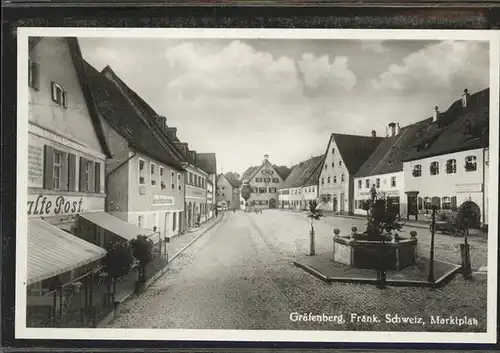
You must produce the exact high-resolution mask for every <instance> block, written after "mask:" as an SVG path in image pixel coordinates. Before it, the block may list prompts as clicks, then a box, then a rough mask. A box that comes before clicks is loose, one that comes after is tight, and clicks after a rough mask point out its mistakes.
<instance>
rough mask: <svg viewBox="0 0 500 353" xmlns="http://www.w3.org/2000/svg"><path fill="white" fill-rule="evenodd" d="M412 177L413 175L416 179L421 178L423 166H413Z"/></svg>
mask: <svg viewBox="0 0 500 353" xmlns="http://www.w3.org/2000/svg"><path fill="white" fill-rule="evenodd" d="M412 175H413V176H414V177H415V178H418V177H421V176H422V166H421V165H420V164H417V165H414V166H413V171H412Z"/></svg>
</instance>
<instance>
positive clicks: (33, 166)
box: [28, 136, 43, 188]
mask: <svg viewBox="0 0 500 353" xmlns="http://www.w3.org/2000/svg"><path fill="white" fill-rule="evenodd" d="M30 138H31V136H30ZM42 146H43V145H41V144H40V145H38V144H35V143H30V144H29V145H28V187H34V188H36V187H39V188H41V187H43V147H42Z"/></svg>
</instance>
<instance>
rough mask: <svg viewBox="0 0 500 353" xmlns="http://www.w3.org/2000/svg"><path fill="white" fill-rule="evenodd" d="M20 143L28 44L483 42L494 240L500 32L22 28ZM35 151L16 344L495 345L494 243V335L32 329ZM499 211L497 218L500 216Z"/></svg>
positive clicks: (490, 323)
mask: <svg viewBox="0 0 500 353" xmlns="http://www.w3.org/2000/svg"><path fill="white" fill-rule="evenodd" d="M17 35H18V58H22V60H19V59H18V65H17V71H18V76H17V77H18V87H17V93H18V106H17V140H18V141H27V140H28V118H27V117H28V104H19V103H20V102H27V99H21V98H20V97H28V93H29V92H28V85H26V84H25V83H26V82H27V79H28V70H27V65H26V64H27V60H25V59H24V58H27V57H28V37H30V36H39V37H41V36H45V37H51V36H52V37H53V36H57V37H61V36H64V37H87V38H88V37H108V38H146V37H147V38H170V39H173V38H178V39H187V38H192V39H225V38H227V39H250V38H252V39H264V38H266V39H347V40H357V39H365V40H367V39H369V40H478V41H486V42H489V43H490V169H489V171H490V175H489V186H488V187H489V190H490V199H489V207H488V210H489V213H490V214H489V216H488V217H489V219H490V220H491V221H490V222H489V233H490V234H498V213H497V207H498V182H497V181H498V158H499V156H498V143H499V141H498V136H497V132H498V124H499V109H500V107H499V96H500V90H499V77H500V68H499V63H500V60H499V58H500V32H499V31H484V30H456V31H455V30H382V29H381V30H378V29H377V30H364V29H353V30H351V29H203V28H197V29H186V28H182V29H179V28H175V29H174V28H155V29H149V28H36V27H31V28H26V27H23V28H18V32H17ZM27 156H28V144H27V143H18V144H17V158H18V163H17V168H16V171H17V209H16V211H17V230H16V233H17V237H16V259H17V263H16V296H15V307H16V308H15V315H16V320H15V338H16V339H35V338H38V339H96V340H117V339H118V340H169V341H177V340H183V341H189V340H191V341H274V342H300V341H306V342H360V343H361V342H380V343H384V342H394V343H405V342H408V343H410V342H412V343H495V342H496V321H497V307H496V306H497V300H496V299H497V263H498V259H497V252H496V249H497V248H498V241H497V237H495V236H489V237H488V289H487V292H488V298H487V332H486V333H459V332H456V333H455V332H453V333H449V332H400V331H394V332H393V331H384V332H374V331H284V330H258V331H257V330H187V329H186V330H182V329H162V330H160V329H101V328H90V329H66V328H64V329H61V328H27V327H26V286H25V281H26V273H27V261H22V260H21V259H27V236H26V234H27V215H26V202H27V190H28V188H27V182H28V179H27V175H28V173H27V163H25V161H26V160H27ZM492 211H493V212H492Z"/></svg>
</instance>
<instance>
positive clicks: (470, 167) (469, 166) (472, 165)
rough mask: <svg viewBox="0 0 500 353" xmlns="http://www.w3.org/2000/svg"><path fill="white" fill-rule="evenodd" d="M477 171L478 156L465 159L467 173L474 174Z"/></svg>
mask: <svg viewBox="0 0 500 353" xmlns="http://www.w3.org/2000/svg"><path fill="white" fill-rule="evenodd" d="M476 170H477V157H476V156H467V157H466V158H465V171H466V172H474V171H476Z"/></svg>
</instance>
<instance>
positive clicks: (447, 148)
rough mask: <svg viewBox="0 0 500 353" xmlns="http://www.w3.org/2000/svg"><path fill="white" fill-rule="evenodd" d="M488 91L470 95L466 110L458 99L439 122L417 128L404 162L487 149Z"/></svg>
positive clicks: (442, 114)
mask: <svg viewBox="0 0 500 353" xmlns="http://www.w3.org/2000/svg"><path fill="white" fill-rule="evenodd" d="M489 92H490V90H489V89H484V90H482V91H479V92H477V93H475V94H472V95H470V96H469V98H468V103H467V107H462V101H461V99H460V100H457V101H455V102H454V103H453V104H452V105H451V106H450V108H449V109H448V110H447V111H446V112H443V113H441V114H440V116H439V119H438V122H434V123H430V124H428V125H427V126H423V127H422V128H421V129H419V131H418V132H417V135H418V136H417V141H416V143H414V144H413V146H412V148H411V149H410V151H409V153H408V155H407V156H406V157H405V158H404V161H410V160H415V159H421V158H427V157H432V156H437V155H442V154H448V153H453V152H458V151H466V150H471V149H476V148H484V147H488V146H489V135H488V132H489Z"/></svg>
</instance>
